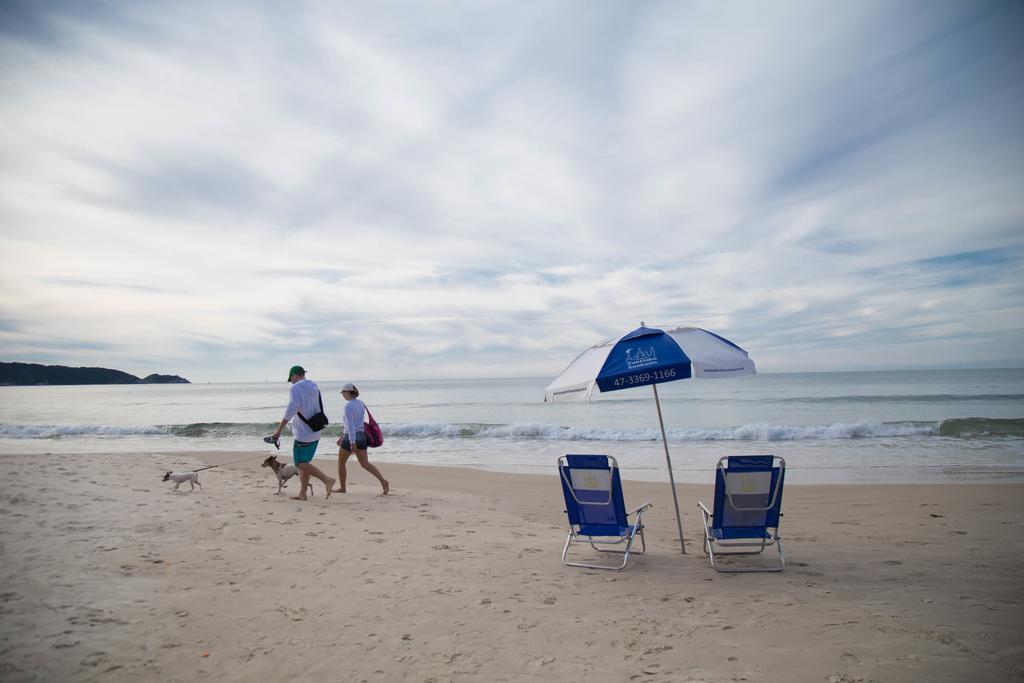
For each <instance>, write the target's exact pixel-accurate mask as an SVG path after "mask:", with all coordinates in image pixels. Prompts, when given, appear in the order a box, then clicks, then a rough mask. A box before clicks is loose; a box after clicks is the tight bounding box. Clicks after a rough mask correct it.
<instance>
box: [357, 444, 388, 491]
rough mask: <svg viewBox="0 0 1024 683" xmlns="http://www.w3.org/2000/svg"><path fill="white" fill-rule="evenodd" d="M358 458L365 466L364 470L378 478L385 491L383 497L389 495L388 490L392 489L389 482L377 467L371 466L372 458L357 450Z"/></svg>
mask: <svg viewBox="0 0 1024 683" xmlns="http://www.w3.org/2000/svg"><path fill="white" fill-rule="evenodd" d="M356 457H357V458H359V464H360V465H362V466H363V469H364V470H366V471H367V472H369V473H370V474H372V475H373V476H375V477H377V481H379V482H380V485H381V488H383V489H384V493H382V494H381V495H382V496H386V495H388V490H389V489H390V488H391V487H390V486H389V485H388V480H387V479H385V478H384V475H382V474H381V473H380V470H378V469H377V467H376V466H375V465H371V464H370V458H369V456H368V455H367V454H366V451H363V450H358V449H357V450H356Z"/></svg>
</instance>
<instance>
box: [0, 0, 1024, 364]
mask: <svg viewBox="0 0 1024 683" xmlns="http://www.w3.org/2000/svg"><path fill="white" fill-rule="evenodd" d="M1022 45H1024V4H1022V3H1020V2H1002V3H1000V2H994V3H992V2H960V1H953V2H942V1H925V2H909V3H907V2H891V1H889V2H869V1H863V2H855V3H838V2H832V1H831V0H829V1H825V2H789V1H783V2H773V3H764V2H734V3H716V2H700V3H689V2H611V1H609V2H593V1H591V0H586V1H581V2H532V1H529V0H526V1H523V0H517V1H516V2H494V3H491V2H481V1H476V0H473V1H468V2H442V1H438V2H412V1H409V2H398V3H393V2H350V3H339V2H323V3H318V2H297V3H280V2H265V3H258V2H237V3H232V2H212V3H208V2H196V3H188V2H167V3H160V2H145V3H137V2H120V3H117V2H110V3H106V2H66V3H65V2H45V1H43V2H36V1H33V0H27V1H25V2H12V1H11V0H5V1H4V2H0V360H6V361H26V362H41V363H59V364H65V365H101V366H106V367H115V368H119V369H124V370H127V371H129V372H134V373H136V374H148V373H150V372H168V373H178V374H182V375H185V376H187V377H189V378H190V379H192V380H193V381H226V380H240V381H245V380H263V379H267V378H269V379H276V378H281V377H283V373H284V371H285V370H286V368H287V367H288V366H289V365H291V364H292V363H295V362H298V363H303V364H305V365H306V366H307V367H308V368H309V369H310V371H311V374H312V375H313V376H314V377H315V378H318V379H342V378H354V379H373V378H400V377H472V376H550V375H553V374H555V373H557V372H558V371H560V370H561V369H562V367H564V366H565V365H566V364H567V363H568V362H569V361H570V360H571V359H572V357H573V356H574V355H575V353H576V352H578V351H580V350H582V349H583V348H584V347H586V346H588V345H590V344H592V343H594V342H596V341H599V340H600V339H602V338H604V337H607V336H611V335H613V334H617V333H622V332H626V331H628V330H630V329H632V328H633V327H636V326H637V325H638V324H639V322H640V321H641V320H646V321H647V322H648V324H656V325H663V326H664V325H674V324H692V325H697V326H700V327H705V328H708V329H711V330H713V331H715V332H718V333H720V334H723V335H725V336H727V337H729V338H730V339H732V340H734V341H735V342H736V343H738V344H740V345H741V346H743V347H744V348H746V349H748V350H749V351H750V352H751V355H752V356H753V357H754V358H755V360H756V361H757V363H758V366H759V368H760V369H761V370H762V371H776V372H779V371H800V370H856V369H874V368H904V367H984V366H997V367H1006V366H1021V365H1024V267H1022V266H1024V49H1022Z"/></svg>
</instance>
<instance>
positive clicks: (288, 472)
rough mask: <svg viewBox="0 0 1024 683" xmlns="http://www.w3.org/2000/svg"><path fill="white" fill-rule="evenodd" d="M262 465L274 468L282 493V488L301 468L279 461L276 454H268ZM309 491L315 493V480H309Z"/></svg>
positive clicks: (278, 487)
mask: <svg viewBox="0 0 1024 683" xmlns="http://www.w3.org/2000/svg"><path fill="white" fill-rule="evenodd" d="M260 467H269V468H270V469H272V470H274V475H275V476H276V477H277V493H278V494H280V493H281V489H283V488H284V487H285V484H286V482H287V481H288V480H289V479H291V478H292V477H294V476H295V475H296V474H298V473H299V468H298V467H296V466H295V465H285V464H284V463H283V462H278V461H277V456H276V455H268V456H267V459H266V460H264V461H263V463H262V464H261V465H260ZM309 493H310V494H311V495H312V493H313V480H312V479H310V480H309Z"/></svg>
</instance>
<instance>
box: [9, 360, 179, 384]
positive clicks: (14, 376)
mask: <svg viewBox="0 0 1024 683" xmlns="http://www.w3.org/2000/svg"><path fill="white" fill-rule="evenodd" d="M48 384H49V385H55V384H191V382H189V381H188V380H187V379H185V378H184V377H178V376H177V375H157V374H152V375H147V376H146V377H136V376H135V375H130V374H128V373H127V372H122V371H120V370H111V369H109V368H69V367H67V366H64V365H38V364H36V363H0V385H3V386H12V385H13V386H35V385H48Z"/></svg>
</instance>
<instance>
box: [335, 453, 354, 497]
mask: <svg viewBox="0 0 1024 683" xmlns="http://www.w3.org/2000/svg"><path fill="white" fill-rule="evenodd" d="M350 457H352V454H351V453H349V452H348V451H346V450H345V449H344V448H339V449H338V488H336V489H334V491H335V493H345V485H346V483H347V482H348V469H347V468H346V467H345V463H347V462H348V459H349V458H350Z"/></svg>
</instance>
